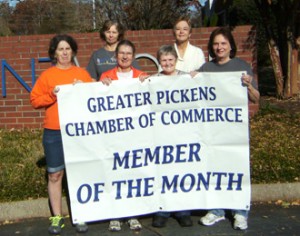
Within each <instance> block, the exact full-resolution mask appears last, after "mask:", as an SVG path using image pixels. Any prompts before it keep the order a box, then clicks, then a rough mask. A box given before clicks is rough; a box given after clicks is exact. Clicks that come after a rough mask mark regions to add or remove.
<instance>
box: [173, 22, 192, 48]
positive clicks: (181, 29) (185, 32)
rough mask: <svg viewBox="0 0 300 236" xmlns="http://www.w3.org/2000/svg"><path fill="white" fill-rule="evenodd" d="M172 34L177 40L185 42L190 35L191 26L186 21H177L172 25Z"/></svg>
mask: <svg viewBox="0 0 300 236" xmlns="http://www.w3.org/2000/svg"><path fill="white" fill-rule="evenodd" d="M174 35H175V39H176V41H177V42H179V43H183V42H187V41H188V40H189V38H190V36H191V27H190V26H189V24H188V23H187V22H186V21H179V22H178V23H177V24H176V25H175V27H174Z"/></svg>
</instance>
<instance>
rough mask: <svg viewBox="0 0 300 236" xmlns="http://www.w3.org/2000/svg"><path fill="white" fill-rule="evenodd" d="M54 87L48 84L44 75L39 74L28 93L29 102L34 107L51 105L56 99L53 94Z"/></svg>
mask: <svg viewBox="0 0 300 236" xmlns="http://www.w3.org/2000/svg"><path fill="white" fill-rule="evenodd" d="M53 89H54V87H52V86H48V85H47V83H46V77H45V75H43V74H42V75H41V76H40V78H38V80H37V82H36V83H35V85H34V87H33V89H32V91H31V93H30V103H31V105H32V106H33V107H34V108H35V109H39V108H43V107H47V106H50V105H52V104H53V103H55V102H56V101H57V98H56V96H55V95H54V94H53V92H52V91H53Z"/></svg>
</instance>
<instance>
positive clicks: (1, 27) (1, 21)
mask: <svg viewBox="0 0 300 236" xmlns="http://www.w3.org/2000/svg"><path fill="white" fill-rule="evenodd" d="M11 12H12V9H11V8H10V7H9V5H8V3H7V2H2V3H0V36H8V35H11V34H12V32H11V30H10V28H9V22H8V20H9V18H10V15H11Z"/></svg>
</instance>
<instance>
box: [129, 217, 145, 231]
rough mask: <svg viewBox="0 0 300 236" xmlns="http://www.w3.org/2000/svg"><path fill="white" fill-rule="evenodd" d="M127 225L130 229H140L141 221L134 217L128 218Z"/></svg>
mask: <svg viewBox="0 0 300 236" xmlns="http://www.w3.org/2000/svg"><path fill="white" fill-rule="evenodd" d="M128 225H129V227H130V229H131V230H140V229H142V225H141V223H140V222H139V221H138V220H137V219H135V218H132V219H129V220H128Z"/></svg>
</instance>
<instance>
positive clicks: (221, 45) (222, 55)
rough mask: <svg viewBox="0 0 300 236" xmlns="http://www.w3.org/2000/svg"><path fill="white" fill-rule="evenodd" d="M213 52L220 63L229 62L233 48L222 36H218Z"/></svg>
mask: <svg viewBox="0 0 300 236" xmlns="http://www.w3.org/2000/svg"><path fill="white" fill-rule="evenodd" d="M213 50H214V53H215V55H216V59H217V60H218V61H228V60H229V59H230V50H231V46H230V43H229V41H228V39H226V38H225V37H224V36H223V35H222V34H219V35H217V36H216V37H215V38H214V41H213Z"/></svg>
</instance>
